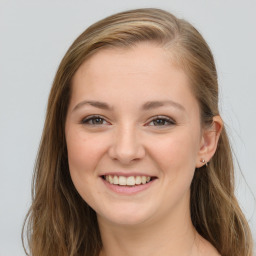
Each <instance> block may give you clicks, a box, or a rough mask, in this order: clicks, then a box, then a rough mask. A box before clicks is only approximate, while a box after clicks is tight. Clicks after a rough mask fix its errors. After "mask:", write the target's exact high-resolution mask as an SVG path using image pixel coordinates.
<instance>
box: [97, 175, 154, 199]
mask: <svg viewBox="0 0 256 256" xmlns="http://www.w3.org/2000/svg"><path fill="white" fill-rule="evenodd" d="M102 181H103V182H104V184H105V185H106V186H107V188H109V189H110V190H112V191H114V192H115V193H118V194H123V195H132V194H136V193H139V192H141V191H144V190H146V189H148V188H149V187H151V186H152V185H153V183H154V182H155V181H156V179H154V180H152V181H150V182H148V183H146V184H141V185H135V186H120V185H114V184H110V183H109V182H107V181H106V180H104V179H102Z"/></svg>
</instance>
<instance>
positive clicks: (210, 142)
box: [196, 116, 223, 168]
mask: <svg viewBox="0 0 256 256" xmlns="http://www.w3.org/2000/svg"><path fill="white" fill-rule="evenodd" d="M222 127H223V121H222V119H221V117H220V116H214V117H213V122H212V124H211V125H210V126H209V127H206V128H204V129H203V131H202V138H201V142H200V149H199V151H198V155H197V162H196V167H197V168H200V167H202V166H203V165H205V164H207V163H208V162H210V160H211V158H212V156H213V155H214V153H215V151H216V148H217V145H218V141H219V137H220V134H221V130H222Z"/></svg>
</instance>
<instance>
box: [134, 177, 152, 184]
mask: <svg viewBox="0 0 256 256" xmlns="http://www.w3.org/2000/svg"><path fill="white" fill-rule="evenodd" d="M149 179H150V178H149ZM135 183H136V185H139V184H141V177H140V176H136V178H135Z"/></svg>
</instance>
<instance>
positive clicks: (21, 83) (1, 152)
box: [0, 0, 256, 256]
mask: <svg viewBox="0 0 256 256" xmlns="http://www.w3.org/2000/svg"><path fill="white" fill-rule="evenodd" d="M140 7H159V8H163V9H166V10H168V11H171V12H173V13H174V14H176V15H177V16H179V17H184V18H185V19H187V20H189V21H190V22H191V23H192V24H194V25H195V26H196V28H198V30H199V31H200V32H201V33H202V34H203V36H204V37H205V38H206V40H207V42H208V43H209V45H210V47H211V49H212V51H213V53H214V55H215V58H216V63H217V68H218V72H219V82H220V94H221V103H220V108H221V113H222V116H223V118H224V120H225V122H226V124H227V126H228V131H229V133H230V135H231V141H232V145H233V148H234V151H235V153H236V155H237V158H238V161H239V163H240V166H241V169H242V173H243V175H244V177H245V179H246V181H247V183H248V185H249V187H250V189H251V192H250V190H249V188H248V186H247V185H246V183H245V182H244V180H243V178H242V175H241V174H240V173H239V171H237V176H238V179H237V181H238V182H237V195H238V198H239V201H240V202H241V206H242V208H243V210H244V212H245V214H246V216H247V218H248V220H249V222H250V225H251V227H252V230H253V233H254V237H255V236H256V213H255V212H256V210H255V202H254V199H253V194H254V196H255V194H256V168H255V158H256V154H255V146H256V135H255V133H256V132H255V126H256V100H255V95H256V71H255V67H256V64H255V61H256V15H255V12H256V2H255V1H254V0H251V1H250V0H244V1H242V0H240V1H234V0H229V1H228V0H202V1H199V0H187V1H186V0H155V1H154V0H141V1H140V0H130V1H121V0H119V1H118V0H105V1H104V0H94V1H86V0H84V1H82V0H80V1H79V0H75V1H74V0H73V1H71V0H70V1H68V0H58V1H57V0H51V1H50V0H44V1H43V0H42V1H35V0H34V1H32V0H31V1H28V0H26V1H23V0H16V1H13V0H8V1H4V0H0V256H16V255H25V254H24V252H23V250H22V247H21V239H20V232H21V227H22V222H23V219H24V216H25V214H26V211H27V210H28V207H29V204H30V183H31V176H32V170H33V165H34V160H35V156H36V152H37V148H38V144H39V140H40V135H41V131H42V127H43V122H44V115H45V110H46V102H47V97H48V93H49V90H50V86H51V83H52V80H53V77H54V75H55V72H56V69H57V66H58V64H59V62H60V60H61V58H62V57H63V55H64V53H65V51H66V50H67V48H68V47H69V46H70V44H71V43H72V42H73V40H74V39H75V38H76V37H77V36H78V35H79V34H80V33H81V32H82V31H83V30H84V29H85V28H86V27H87V26H89V25H90V24H92V23H93V22H95V21H97V20H99V19H101V18H103V17H105V16H107V15H110V14H113V13H115V12H118V11H123V10H127V9H133V8H140ZM237 170H238V169H237Z"/></svg>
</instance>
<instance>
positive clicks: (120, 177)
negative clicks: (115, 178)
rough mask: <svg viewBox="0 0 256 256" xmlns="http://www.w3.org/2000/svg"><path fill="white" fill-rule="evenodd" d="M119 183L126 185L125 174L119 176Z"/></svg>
mask: <svg viewBox="0 0 256 256" xmlns="http://www.w3.org/2000/svg"><path fill="white" fill-rule="evenodd" d="M119 185H121V186H126V178H125V177H124V176H119Z"/></svg>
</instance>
